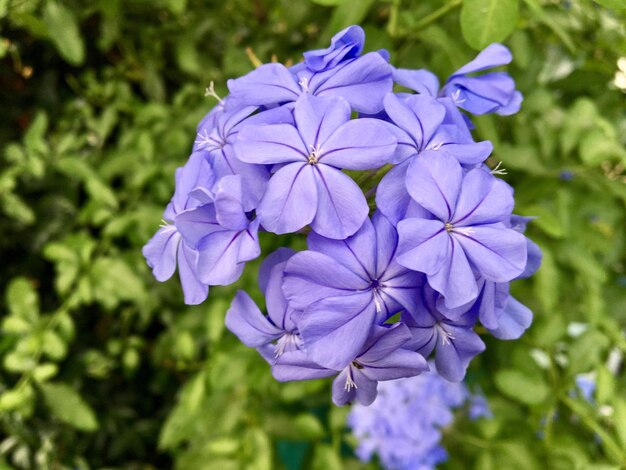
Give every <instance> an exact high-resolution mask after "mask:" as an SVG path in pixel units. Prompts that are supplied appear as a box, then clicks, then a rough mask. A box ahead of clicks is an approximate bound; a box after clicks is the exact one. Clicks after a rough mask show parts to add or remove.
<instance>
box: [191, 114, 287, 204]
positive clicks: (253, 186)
mask: <svg viewBox="0 0 626 470" xmlns="http://www.w3.org/2000/svg"><path fill="white" fill-rule="evenodd" d="M255 111H257V108H256V107H254V106H246V107H245V108H242V109H238V110H235V111H230V112H225V111H222V112H221V113H218V114H216V115H215V116H214V117H213V118H212V119H207V120H206V122H204V123H203V124H201V125H200V126H199V127H198V130H197V139H196V141H195V144H194V151H196V152H202V153H203V154H204V156H205V158H206V159H207V161H208V162H209V164H210V165H211V169H212V170H213V173H214V175H215V181H219V180H220V179H222V178H223V177H224V176H229V175H240V176H241V179H242V183H243V186H244V187H245V188H246V190H245V191H244V193H243V206H244V209H245V210H246V211H251V210H254V209H255V208H256V206H257V204H258V203H259V201H260V200H261V197H262V196H263V193H264V192H265V188H266V186H267V181H268V180H269V172H268V170H267V168H266V167H265V166H264V165H253V164H250V163H244V162H242V161H241V160H239V159H238V158H237V156H236V155H235V152H234V150H233V143H234V142H235V139H236V138H237V135H238V133H239V131H240V130H241V128H242V127H243V126H248V125H254V124H257V125H258V124H278V123H286V124H291V123H293V117H292V114H291V112H290V111H289V110H288V109H286V108H276V109H271V110H268V111H263V112H260V113H258V114H253V113H254V112H255Z"/></svg>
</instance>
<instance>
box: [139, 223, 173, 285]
mask: <svg viewBox="0 0 626 470" xmlns="http://www.w3.org/2000/svg"><path fill="white" fill-rule="evenodd" d="M179 243H180V234H179V233H178V231H177V230H176V227H175V226H173V225H166V226H165V227H161V228H160V229H159V230H158V231H157V233H155V234H154V236H153V237H152V238H151V239H150V241H149V242H148V243H146V244H145V246H144V247H143V248H142V250H141V252H142V254H143V256H144V258H146V261H147V263H148V266H150V268H152V275H153V276H154V277H155V278H156V280H157V281H159V282H163V281H167V280H168V279H169V278H170V277H172V275H173V274H174V271H176V251H177V250H178V244H179Z"/></svg>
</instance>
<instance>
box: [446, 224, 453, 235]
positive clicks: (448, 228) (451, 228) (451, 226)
mask: <svg viewBox="0 0 626 470" xmlns="http://www.w3.org/2000/svg"><path fill="white" fill-rule="evenodd" d="M444 227H445V228H446V232H448V233H450V232H452V230H454V225H452V224H451V223H450V222H448V223H446V225H444Z"/></svg>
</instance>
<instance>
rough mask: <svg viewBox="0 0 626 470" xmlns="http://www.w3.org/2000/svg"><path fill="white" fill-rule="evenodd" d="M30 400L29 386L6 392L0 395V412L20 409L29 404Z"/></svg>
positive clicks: (31, 394) (30, 391)
mask: <svg viewBox="0 0 626 470" xmlns="http://www.w3.org/2000/svg"><path fill="white" fill-rule="evenodd" d="M32 398H33V389H32V387H31V386H30V385H29V384H26V385H25V386H23V387H19V388H14V389H11V390H6V391H4V392H2V394H1V395H0V412H3V411H9V410H15V409H18V408H21V407H23V406H25V405H26V404H27V403H28V402H31V401H32Z"/></svg>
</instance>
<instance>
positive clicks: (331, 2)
mask: <svg viewBox="0 0 626 470" xmlns="http://www.w3.org/2000/svg"><path fill="white" fill-rule="evenodd" d="M311 1H312V2H313V3H317V4H318V5H323V6H325V7H336V6H337V5H340V4H342V3H344V2H345V1H346V0H311Z"/></svg>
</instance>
